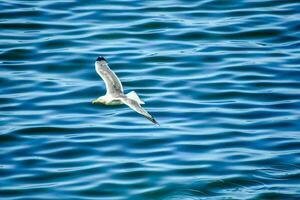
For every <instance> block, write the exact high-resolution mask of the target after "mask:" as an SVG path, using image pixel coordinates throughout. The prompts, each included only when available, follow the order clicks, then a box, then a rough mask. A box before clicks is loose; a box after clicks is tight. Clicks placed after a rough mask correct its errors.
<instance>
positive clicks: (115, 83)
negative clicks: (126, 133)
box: [93, 57, 158, 124]
mask: <svg viewBox="0 0 300 200" xmlns="http://www.w3.org/2000/svg"><path fill="white" fill-rule="evenodd" d="M95 69H96V72H97V73H98V74H99V76H100V77H101V78H102V79H103V81H104V83H105V86H106V94H105V95H104V96H101V97H99V98H97V99H96V100H94V101H93V104H96V103H100V104H105V105H121V104H126V105H127V106H129V107H130V108H131V109H133V110H134V111H136V112H137V113H139V114H141V115H143V116H144V117H146V118H147V119H148V120H150V121H151V122H152V123H154V124H158V123H157V122H156V120H155V119H154V118H153V117H152V116H151V115H150V114H149V113H148V112H147V111H146V110H144V109H143V108H142V107H141V105H140V104H145V103H144V102H143V101H142V100H141V99H140V98H139V96H138V95H137V94H136V92H134V91H132V92H129V93H128V94H126V95H125V94H124V91H123V86H122V83H121V81H120V80H119V79H118V77H117V76H116V74H115V73H114V72H113V71H111V69H110V68H109V66H108V64H107V62H106V60H105V59H104V58H103V57H98V58H97V60H96V62H95Z"/></svg>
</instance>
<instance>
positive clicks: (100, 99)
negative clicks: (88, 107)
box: [92, 96, 106, 104]
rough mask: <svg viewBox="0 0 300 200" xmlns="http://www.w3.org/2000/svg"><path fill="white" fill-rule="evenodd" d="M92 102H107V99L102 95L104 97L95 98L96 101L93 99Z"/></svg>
mask: <svg viewBox="0 0 300 200" xmlns="http://www.w3.org/2000/svg"><path fill="white" fill-rule="evenodd" d="M92 103H93V104H105V103H106V101H105V99H104V96H102V97H99V98H97V99H95V100H94V101H92Z"/></svg>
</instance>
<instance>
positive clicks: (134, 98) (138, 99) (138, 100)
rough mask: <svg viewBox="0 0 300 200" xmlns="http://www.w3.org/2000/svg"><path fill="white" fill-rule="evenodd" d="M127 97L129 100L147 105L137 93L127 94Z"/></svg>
mask: <svg viewBox="0 0 300 200" xmlns="http://www.w3.org/2000/svg"><path fill="white" fill-rule="evenodd" d="M126 96H127V97H128V98H129V99H132V100H135V101H136V102H138V103H139V104H145V102H143V101H142V100H141V99H140V97H139V96H138V95H137V93H136V92H135V91H131V92H129V93H128V94H126Z"/></svg>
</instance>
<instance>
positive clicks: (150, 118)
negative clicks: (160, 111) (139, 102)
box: [146, 117, 159, 126]
mask: <svg viewBox="0 0 300 200" xmlns="http://www.w3.org/2000/svg"><path fill="white" fill-rule="evenodd" d="M146 118H147V119H149V120H150V121H151V122H152V123H153V124H156V125H158V126H159V123H158V122H157V121H156V120H155V119H154V118H153V117H146Z"/></svg>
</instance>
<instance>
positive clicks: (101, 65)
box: [95, 57, 123, 97]
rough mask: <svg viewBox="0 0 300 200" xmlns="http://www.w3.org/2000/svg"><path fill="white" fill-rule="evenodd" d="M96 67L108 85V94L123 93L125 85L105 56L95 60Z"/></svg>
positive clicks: (118, 94)
mask: <svg viewBox="0 0 300 200" xmlns="http://www.w3.org/2000/svg"><path fill="white" fill-rule="evenodd" d="M95 69H96V72H97V73H98V74H99V76H100V77H101V78H102V79H103V81H104V83H105V86H106V94H107V95H110V96H112V97H116V96H120V94H123V87H122V83H121V81H120V80H119V79H118V77H117V76H116V74H115V73H114V72H113V71H111V69H110V68H109V66H108V63H107V62H106V60H105V59H104V58H103V57H98V58H97V60H96V62H95Z"/></svg>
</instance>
